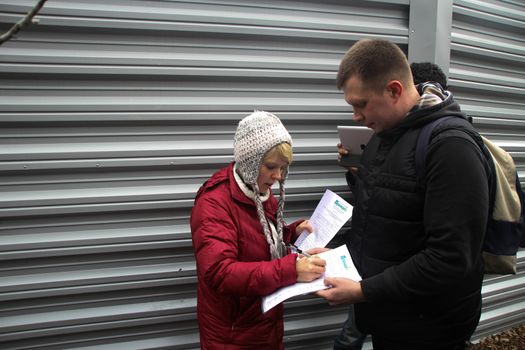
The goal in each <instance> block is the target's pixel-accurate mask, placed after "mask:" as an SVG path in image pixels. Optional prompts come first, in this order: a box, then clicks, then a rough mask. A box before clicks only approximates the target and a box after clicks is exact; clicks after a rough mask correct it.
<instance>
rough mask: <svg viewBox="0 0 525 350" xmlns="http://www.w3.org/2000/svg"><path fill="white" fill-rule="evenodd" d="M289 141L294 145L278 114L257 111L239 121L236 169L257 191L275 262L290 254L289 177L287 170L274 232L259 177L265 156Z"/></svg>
mask: <svg viewBox="0 0 525 350" xmlns="http://www.w3.org/2000/svg"><path fill="white" fill-rule="evenodd" d="M283 142H286V143H288V144H290V146H291V145H292V138H291V136H290V134H289V133H288V131H287V130H286V128H285V127H284V125H283V124H282V123H281V121H280V120H279V118H277V117H276V116H275V115H273V114H271V113H268V112H264V111H255V112H253V113H252V114H250V115H249V116H247V117H245V118H244V119H242V120H241V121H240V122H239V125H238V126H237V131H236V133H235V139H234V144H233V154H234V158H235V166H236V169H237V171H238V173H239V175H240V176H241V178H242V180H243V181H244V182H245V183H247V184H248V185H251V186H252V187H253V190H254V192H255V197H254V201H255V205H256V207H257V214H258V216H259V221H260V222H261V225H262V227H263V230H264V235H265V236H266V241H267V242H268V244H269V246H270V255H271V257H272V259H276V258H281V257H283V256H284V255H285V254H286V246H285V244H284V242H283V224H284V220H283V210H284V181H285V179H286V176H287V175H288V171H287V170H286V171H285V172H284V174H283V176H282V179H281V181H279V205H278V209H277V213H276V218H277V227H276V231H273V230H272V229H271V228H270V226H269V224H268V220H267V219H266V216H265V214H264V208H263V205H262V201H261V198H260V197H259V186H258V184H257V177H258V176H259V168H260V166H261V163H262V161H263V159H264V156H265V154H266V153H267V152H268V151H269V150H271V149H272V148H274V147H275V146H277V145H279V144H281V143H283Z"/></svg>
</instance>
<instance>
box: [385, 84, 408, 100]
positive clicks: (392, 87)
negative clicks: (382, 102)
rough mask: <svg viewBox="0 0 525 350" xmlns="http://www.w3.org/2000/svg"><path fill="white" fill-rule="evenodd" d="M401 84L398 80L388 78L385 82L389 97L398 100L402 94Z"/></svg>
mask: <svg viewBox="0 0 525 350" xmlns="http://www.w3.org/2000/svg"><path fill="white" fill-rule="evenodd" d="M403 90H404V87H403V84H402V83H401V82H400V81H399V80H390V81H389V82H388V83H387V84H386V91H387V94H388V96H389V97H391V98H393V99H395V100H398V99H399V98H400V97H401V95H402V94H403Z"/></svg>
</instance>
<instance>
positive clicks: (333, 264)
mask: <svg viewBox="0 0 525 350" xmlns="http://www.w3.org/2000/svg"><path fill="white" fill-rule="evenodd" d="M317 255H318V256H319V257H320V258H321V259H323V260H325V261H326V271H325V273H324V274H323V276H321V277H319V278H318V279H316V280H314V281H312V282H298V283H296V284H293V285H291V286H287V287H283V288H281V289H279V290H277V291H276V292H274V293H272V294H270V295H267V296H265V297H264V298H263V302H262V309H263V312H266V311H268V310H270V309H271V308H273V307H274V306H276V305H278V304H279V303H281V302H283V301H285V300H286V299H288V298H291V297H294V296H296V295H301V294H307V293H312V292H316V291H318V290H321V289H326V288H329V287H328V286H325V284H324V278H325V277H344V278H349V279H352V280H354V281H361V276H360V275H359V272H357V269H356V268H355V265H354V262H353V261H352V258H351V257H350V253H349V252H348V248H347V247H346V245H344V244H343V245H342V246H339V247H337V248H335V249H331V250H328V251H326V252H322V253H319V254H317Z"/></svg>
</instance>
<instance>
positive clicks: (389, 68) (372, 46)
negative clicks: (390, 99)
mask: <svg viewBox="0 0 525 350" xmlns="http://www.w3.org/2000/svg"><path fill="white" fill-rule="evenodd" d="M353 76H357V77H359V79H360V80H361V81H362V82H363V84H364V85H365V87H367V88H370V89H372V90H374V91H377V92H379V91H382V90H383V88H384V87H385V85H386V83H387V82H388V81H391V80H399V81H401V82H402V83H403V85H405V86H407V85H412V84H413V81H412V75H411V73H410V66H409V64H408V60H407V57H406V55H405V53H404V52H403V50H401V48H400V47H399V46H397V45H396V44H394V43H392V42H390V41H388V40H382V39H362V40H359V41H358V42H356V43H355V44H354V45H352V47H350V49H349V50H348V51H347V52H346V54H345V55H344V56H343V59H342V60H341V63H340V64H339V71H338V72H337V88H338V89H339V90H342V89H343V87H344V85H345V83H346V81H347V80H348V79H350V78H351V77H353Z"/></svg>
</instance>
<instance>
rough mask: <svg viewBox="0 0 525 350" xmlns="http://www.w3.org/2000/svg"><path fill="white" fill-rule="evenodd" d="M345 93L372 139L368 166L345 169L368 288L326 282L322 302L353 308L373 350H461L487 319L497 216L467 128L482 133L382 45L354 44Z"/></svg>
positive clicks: (342, 79)
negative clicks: (420, 148) (487, 256)
mask: <svg viewBox="0 0 525 350" xmlns="http://www.w3.org/2000/svg"><path fill="white" fill-rule="evenodd" d="M337 86H338V88H339V89H341V90H343V93H344V98H345V100H346V102H348V104H350V105H351V106H352V107H353V111H354V116H353V119H354V120H355V121H357V122H359V123H361V124H363V125H365V126H367V127H369V128H371V129H373V130H374V131H375V134H374V136H373V137H372V139H371V140H370V142H369V143H368V145H367V146H366V148H365V150H364V152H363V154H362V158H361V167H359V168H358V170H357V172H356V173H355V175H354V174H352V172H351V171H348V172H347V180H348V182H349V185H350V187H351V189H352V192H353V195H354V203H353V204H354V210H353V215H352V226H351V233H350V234H349V235H348V236H347V245H348V248H349V250H350V253H351V255H352V257H353V259H354V262H355V264H356V267H357V268H358V270H359V272H360V274H361V277H362V278H363V280H362V281H361V282H355V281H352V280H349V279H344V278H326V279H325V283H326V284H327V285H329V286H331V288H329V289H326V290H323V291H319V292H317V294H318V295H319V296H321V297H323V298H326V299H327V300H328V301H329V302H330V303H331V304H340V303H353V304H354V310H355V318H356V324H357V327H358V328H359V330H360V331H361V332H362V333H364V334H371V336H372V343H373V346H374V349H375V350H380V349H404V350H408V349H425V350H429V349H462V348H464V346H465V343H466V342H467V341H468V340H469V339H470V337H471V335H472V333H473V332H474V330H475V328H476V326H477V324H478V322H479V317H480V313H481V284H482V280H483V261H482V259H481V247H482V242H483V237H484V230H485V226H486V222H487V216H488V210H489V182H488V176H489V174H490V172H489V167H488V164H487V162H486V160H485V158H484V156H483V154H482V153H481V150H480V148H479V147H478V144H477V143H476V142H474V141H473V139H472V138H471V137H470V136H469V135H467V133H465V132H464V131H462V130H466V129H468V130H470V131H471V132H474V133H475V131H474V130H473V129H472V126H471V125H470V123H469V122H468V120H467V119H466V117H465V115H464V114H463V113H461V111H460V107H459V105H458V103H457V102H456V101H455V100H454V98H453V96H452V95H451V94H450V92H448V91H445V90H443V89H442V88H441V87H440V86H438V85H437V84H432V83H426V84H420V85H418V86H417V88H416V86H415V85H414V82H413V78H412V74H411V71H410V67H409V64H408V61H407V59H406V56H405V54H404V53H403V51H402V50H401V49H400V48H399V47H398V46H397V45H395V44H394V43H391V42H389V41H386V40H379V39H376V40H371V39H364V40H360V41H358V42H357V43H355V44H354V45H353V46H352V47H351V48H350V49H349V50H348V51H347V53H346V54H345V55H344V57H343V59H342V61H341V64H340V66H339V71H338V75H337ZM444 116H454V117H455V118H453V119H452V121H447V122H446V123H444V124H441V125H440V127H439V128H436V130H435V132H434V133H433V137H432V140H431V144H430V145H429V148H428V152H427V159H426V167H425V170H426V176H425V178H424V181H422V182H421V183H420V181H418V179H417V176H416V171H415V169H414V167H415V162H414V150H415V147H416V141H417V137H418V133H419V129H420V128H421V127H422V126H423V125H425V124H426V123H429V122H431V121H433V120H435V119H437V118H441V117H444ZM344 153H346V151H345V150H344V149H340V154H344Z"/></svg>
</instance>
